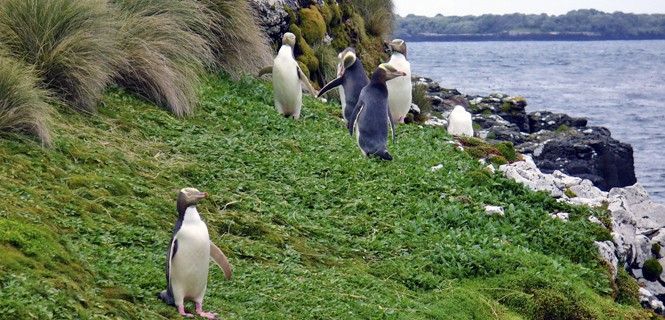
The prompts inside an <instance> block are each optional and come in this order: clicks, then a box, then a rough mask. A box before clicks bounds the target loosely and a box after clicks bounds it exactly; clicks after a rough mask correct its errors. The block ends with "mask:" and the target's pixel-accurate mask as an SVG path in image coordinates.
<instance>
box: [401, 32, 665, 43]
mask: <svg viewBox="0 0 665 320" xmlns="http://www.w3.org/2000/svg"><path fill="white" fill-rule="evenodd" d="M395 37H396V38H400V39H404V40H406V41H411V42H477V41H637V40H665V36H663V35H656V36H650V35H645V36H630V37H627V36H603V35H588V34H521V35H510V34H464V35H459V34H454V35H453V34H451V35H448V34H440V35H397V36H395Z"/></svg>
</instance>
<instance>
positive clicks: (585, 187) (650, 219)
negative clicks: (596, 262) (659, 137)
mask: <svg viewBox="0 0 665 320" xmlns="http://www.w3.org/2000/svg"><path fill="white" fill-rule="evenodd" d="M499 171H501V172H502V173H503V174H504V175H505V176H506V177H508V178H511V179H513V180H515V181H517V182H519V183H522V184H524V185H525V186H527V187H528V188H530V189H532V190H535V191H545V192H547V193H549V194H550V195H552V196H553V197H555V198H557V199H559V201H564V202H567V203H570V204H577V205H579V204H582V205H588V206H591V207H601V206H606V207H607V210H608V211H609V213H610V216H611V225H610V226H606V227H609V229H610V231H611V235H612V241H604V242H596V246H597V248H598V252H599V255H600V256H601V257H602V258H603V259H604V260H605V261H606V262H607V263H608V265H610V266H611V269H612V274H613V275H614V276H615V277H616V274H617V270H618V268H624V269H626V270H627V271H628V272H629V273H630V274H631V275H632V276H633V277H635V278H636V279H637V281H638V283H639V284H640V286H641V288H640V301H641V303H642V304H643V305H644V306H645V307H648V308H650V309H653V310H654V311H656V312H658V313H660V314H664V312H665V310H664V308H663V302H665V274H663V273H661V274H660V276H657V277H656V278H655V279H648V278H649V277H648V276H646V274H647V272H649V271H648V270H646V271H645V268H647V267H648V266H647V264H648V263H646V262H647V261H648V260H652V261H656V262H657V264H659V265H660V266H663V265H665V257H664V254H665V252H663V249H661V248H662V247H664V246H665V205H662V204H659V203H655V202H653V201H652V200H651V199H650V198H649V195H648V193H647V192H646V190H645V189H644V188H643V187H642V186H641V185H639V184H635V185H632V186H629V187H624V188H612V189H611V190H610V191H609V192H605V191H602V190H600V189H599V188H597V187H595V186H594V185H593V184H592V183H591V181H590V180H587V179H581V178H577V177H572V176H569V175H566V174H564V173H562V172H561V171H554V172H553V173H552V174H548V173H543V172H542V171H541V170H540V169H539V168H538V167H537V166H536V163H535V162H534V161H533V160H532V159H531V157H529V156H524V161H518V162H515V163H512V164H507V165H502V166H501V167H499ZM553 215H554V216H556V217H557V218H560V219H561V217H560V215H561V214H560V213H554V214H553ZM588 219H589V221H591V222H593V223H598V224H601V225H602V223H601V222H600V220H599V219H598V218H597V217H593V216H590V217H588Z"/></svg>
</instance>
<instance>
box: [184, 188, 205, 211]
mask: <svg viewBox="0 0 665 320" xmlns="http://www.w3.org/2000/svg"><path fill="white" fill-rule="evenodd" d="M207 196H208V194H207V193H205V192H201V191H199V190H197V189H195V188H183V189H181V190H180V193H178V206H183V207H185V208H186V207H191V206H195V205H196V204H197V203H199V201H201V199H203V198H205V197H207Z"/></svg>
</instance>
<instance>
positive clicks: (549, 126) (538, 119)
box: [528, 111, 587, 133]
mask: <svg viewBox="0 0 665 320" xmlns="http://www.w3.org/2000/svg"><path fill="white" fill-rule="evenodd" d="M528 117H529V130H530V132H531V133H533V132H538V131H541V130H548V131H556V130H564V129H566V128H584V127H586V125H587V119H584V118H573V117H571V116H569V115H567V114H564V113H553V112H548V111H537V112H531V113H529V115H528Z"/></svg>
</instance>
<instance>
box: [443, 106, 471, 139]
mask: <svg viewBox="0 0 665 320" xmlns="http://www.w3.org/2000/svg"><path fill="white" fill-rule="evenodd" d="M448 133H449V134H450V135H453V136H469V137H473V120H471V114H470V113H469V112H468V111H466V109H464V107H462V106H459V105H458V106H455V108H454V109H453V111H452V112H451V113H450V116H449V117H448Z"/></svg>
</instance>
